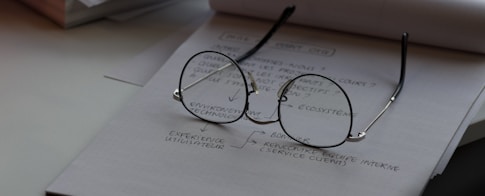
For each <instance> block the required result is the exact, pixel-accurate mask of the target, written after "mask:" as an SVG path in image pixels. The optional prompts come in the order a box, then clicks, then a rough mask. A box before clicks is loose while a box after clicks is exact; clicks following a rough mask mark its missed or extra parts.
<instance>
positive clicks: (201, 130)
mask: <svg viewBox="0 0 485 196" xmlns="http://www.w3.org/2000/svg"><path fill="white" fill-rule="evenodd" d="M207 126H209V123H205V125H204V128H202V129H200V132H205V131H207Z"/></svg>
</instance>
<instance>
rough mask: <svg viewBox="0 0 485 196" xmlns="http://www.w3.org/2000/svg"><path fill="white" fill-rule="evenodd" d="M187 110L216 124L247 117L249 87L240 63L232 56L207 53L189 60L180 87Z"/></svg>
mask: <svg viewBox="0 0 485 196" xmlns="http://www.w3.org/2000/svg"><path fill="white" fill-rule="evenodd" d="M179 89H180V90H179V91H180V96H181V100H182V103H183V105H184V106H185V108H186V109H187V110H188V111H189V112H190V113H192V114H193V115H195V116H197V117H199V118H201V119H203V120H207V121H211V122H216V123H229V122H233V121H236V120H238V119H239V118H241V117H242V115H243V114H244V110H245V107H246V100H247V92H248V91H247V84H246V80H245V79H244V75H243V73H242V71H241V69H240V68H239V66H238V65H237V63H236V62H235V61H234V60H232V59H231V58H229V57H228V56H226V55H224V54H222V53H219V52H213V51H205V52H201V53H198V54H196V55H194V56H192V57H191V58H190V59H189V61H187V63H186V65H185V67H184V69H183V71H182V75H181V77H180V86H179Z"/></svg>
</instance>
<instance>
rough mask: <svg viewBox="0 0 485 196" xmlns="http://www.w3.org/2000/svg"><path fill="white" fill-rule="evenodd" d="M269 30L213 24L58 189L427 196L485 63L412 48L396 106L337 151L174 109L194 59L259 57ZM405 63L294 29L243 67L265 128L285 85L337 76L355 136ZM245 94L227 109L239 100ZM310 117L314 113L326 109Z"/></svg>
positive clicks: (369, 45) (357, 44)
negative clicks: (258, 45)
mask: <svg viewBox="0 0 485 196" xmlns="http://www.w3.org/2000/svg"><path fill="white" fill-rule="evenodd" d="M236 24H237V25H236ZM269 26H270V24H269V23H266V22H262V21H253V20H249V19H241V18H237V17H232V16H228V15H216V16H214V17H213V18H212V19H211V20H210V21H209V22H208V23H207V24H205V25H204V26H203V27H202V28H200V29H199V30H198V31H197V32H196V33H195V34H194V35H193V36H192V37H191V38H190V39H189V40H187V41H186V42H185V43H184V44H183V45H182V46H181V47H180V48H179V49H178V50H177V51H176V52H175V53H174V55H173V56H172V57H171V58H170V59H169V60H168V62H167V63H166V64H165V65H164V66H163V68H162V69H161V70H160V71H159V72H158V73H157V74H156V75H155V76H154V77H153V79H152V80H150V82H149V83H148V84H147V85H146V86H145V87H144V88H143V89H142V91H141V92H140V94H139V96H137V97H136V98H135V99H134V100H133V101H132V102H131V103H130V104H129V105H128V106H127V108H126V109H125V110H124V111H123V112H121V113H120V115H118V116H117V117H116V118H115V119H114V120H113V121H112V122H111V123H110V124H109V125H108V126H107V127H106V129H104V130H103V131H101V133H100V134H99V135H98V136H97V137H96V139H95V140H94V141H93V143H92V144H90V145H89V146H88V147H87V148H86V149H85V151H84V152H83V153H82V154H81V155H80V156H79V157H78V158H77V159H76V160H74V161H73V163H72V164H71V166H69V167H68V168H67V169H66V171H65V172H64V173H63V174H62V175H61V176H60V177H59V178H58V179H57V180H56V181H55V182H54V183H53V184H52V185H51V186H50V187H49V189H48V191H51V192H56V193H66V194H71V195H160V194H164V195H194V194H196V195H234V196H238V195H244V196H246V195H322V194H324V195H396V196H409V195H419V194H420V193H421V190H422V189H423V188H424V186H425V184H426V183H427V181H428V180H429V177H430V175H431V173H432V172H433V170H434V168H435V166H436V163H437V162H438V161H439V159H440V157H441V154H442V153H443V152H444V150H445V149H446V147H447V145H448V142H449V141H450V140H451V138H452V137H453V135H454V133H455V131H456V127H458V126H459V124H460V123H461V121H462V119H463V117H464V116H465V115H466V114H467V113H468V109H469V108H470V107H471V105H472V103H473V101H474V100H475V98H476V97H477V96H478V95H479V93H480V90H481V89H482V87H483V84H484V82H485V81H484V80H485V79H484V78H483V75H485V66H483V60H482V59H481V57H479V56H477V55H473V54H464V53H456V52H452V51H445V50H438V49H433V48H425V47H422V46H411V47H410V49H409V59H408V72H407V77H406V79H407V80H406V84H405V86H404V88H403V91H402V92H401V95H400V97H399V99H398V100H397V101H396V102H395V104H394V105H393V106H392V108H390V109H389V111H388V112H387V113H386V114H385V115H384V116H383V117H382V118H381V119H380V120H379V121H378V122H377V123H376V124H375V125H374V127H372V129H371V130H370V131H369V133H368V135H367V136H366V138H365V139H364V140H362V141H360V142H347V143H344V144H343V145H341V146H338V147H336V148H329V149H315V148H308V147H304V146H302V145H300V144H298V143H296V142H294V141H293V140H291V139H290V138H289V137H288V136H287V135H286V134H284V132H283V131H282V130H281V127H280V126H279V125H278V124H270V125H256V124H254V123H252V122H250V121H249V120H247V119H245V118H242V119H241V120H239V121H237V122H234V123H231V124H222V125H218V124H211V123H207V122H205V121H202V120H199V119H198V118H196V117H194V116H193V115H192V114H190V113H189V112H187V110H186V109H185V108H184V107H183V106H182V104H181V103H180V102H177V101H175V100H173V99H172V92H173V90H174V89H176V88H177V87H178V82H179V76H180V73H181V71H182V67H183V65H184V64H185V62H186V61H187V60H188V59H189V58H190V57H191V56H192V55H193V54H195V53H197V52H200V51H203V50H217V51H220V52H223V53H225V54H227V55H230V56H233V57H235V56H237V55H239V54H241V53H243V52H244V51H246V50H247V49H248V48H251V47H252V45H253V44H254V42H255V41H257V39H258V38H259V37H261V36H262V35H263V34H264V33H265V31H266V30H267V29H268V28H269ZM396 36H400V35H396ZM399 65H400V47H399V43H398V42H391V41H385V40H375V39H368V37H358V36H354V35H346V34H339V33H335V32H326V31H321V30H316V29H306V28H302V27H301V26H291V25H287V26H285V27H284V28H282V29H281V30H280V31H279V32H278V33H277V34H276V35H275V37H274V39H273V40H272V41H271V42H270V43H268V45H267V46H265V47H263V48H262V49H261V50H260V51H259V52H258V53H257V54H255V56H253V57H252V58H250V59H248V60H246V61H244V62H243V63H241V68H242V69H244V70H245V71H249V72H252V73H253V74H254V76H255V78H256V80H257V82H258V85H259V86H260V88H261V89H260V90H261V91H262V93H261V95H258V96H257V97H256V96H255V97H252V96H251V98H250V100H249V102H250V103H251V109H250V110H251V112H252V113H253V114H255V115H256V114H258V117H259V118H274V112H275V104H276V100H275V91H277V89H278V88H279V87H280V86H281V84H282V83H283V82H284V81H286V80H287V79H290V78H293V77H295V76H297V75H299V74H302V73H318V74H321V75H325V76H328V77H330V78H332V79H333V80H335V81H336V82H337V83H338V84H340V85H342V87H343V88H344V89H345V91H346V92H347V93H348V94H349V97H350V100H351V102H352V105H353V107H354V113H353V114H346V115H353V116H354V117H355V119H354V124H353V129H352V132H353V133H355V132H358V131H361V129H362V128H363V127H365V125H367V124H368V123H369V121H370V120H372V119H373V118H374V116H375V115H376V114H377V112H378V111H380V109H381V107H382V106H383V104H385V103H386V102H387V99H388V97H389V96H390V94H391V93H392V90H393V89H394V87H395V85H396V84H397V79H398V75H399ZM204 69H207V67H206V68H204V67H202V69H200V70H199V71H200V72H201V73H202V72H204V71H206V70H204ZM457 75H466V76H467V77H456V76H457ZM211 82H213V83H214V84H218V83H219V82H225V81H218V80H214V81H211ZM237 85H240V84H237ZM312 85H315V84H311V82H310V83H308V85H303V86H302V88H306V87H310V86H312ZM465 86H466V88H463V87H465ZM307 90H308V89H307ZM240 93H241V92H237V91H236V92H234V93H233V94H231V96H229V97H223V99H231V100H235V101H237V99H240V98H241V97H240V96H241V94H240ZM295 93H296V92H295ZM443 105H445V106H446V107H443ZM193 107H198V108H199V109H200V110H202V109H204V107H206V106H204V105H201V104H198V103H194V105H193ZM294 107H300V106H299V105H295V106H294ZM301 109H302V110H305V112H312V111H311V110H315V109H316V108H311V107H310V108H307V107H305V106H301ZM305 123H306V122H305V121H302V122H301V124H299V125H302V126H303V125H304V126H311V125H309V124H305Z"/></svg>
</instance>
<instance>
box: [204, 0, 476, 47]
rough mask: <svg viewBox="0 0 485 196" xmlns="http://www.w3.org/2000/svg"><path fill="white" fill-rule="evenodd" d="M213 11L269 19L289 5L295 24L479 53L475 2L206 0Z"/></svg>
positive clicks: (409, 0) (474, 0)
mask: <svg viewBox="0 0 485 196" xmlns="http://www.w3.org/2000/svg"><path fill="white" fill-rule="evenodd" d="M210 3H211V7H212V8H213V9H215V10H218V11H222V12H227V13H234V14H241V15H245V16H255V17H263V18H270V17H271V16H274V15H275V14H277V13H278V10H280V9H282V8H284V7H285V6H287V5H290V4H295V5H296V6H297V9H298V12H297V13H295V15H294V16H293V17H292V18H291V21H292V22H294V23H297V24H303V25H309V26H314V27H320V28H325V29H333V30H337V31H344V32H350V33H357V34H365V35H371V36H376V37H381V38H387V39H396V37H395V36H394V35H395V34H398V33H400V32H403V31H407V32H410V33H412V34H413V37H414V38H413V42H415V43H421V44H425V45H433V46H439V47H445V48H452V49H458V50H466V51H472V52H479V53H485V39H483V35H484V34H485V25H483V21H484V20H485V3H484V2H483V1H480V0H462V1H423V0H392V1H389V0H360V1H353V0H299V1H291V0H210Z"/></svg>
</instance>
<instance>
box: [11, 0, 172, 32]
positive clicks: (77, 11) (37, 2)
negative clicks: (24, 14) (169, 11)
mask: <svg viewBox="0 0 485 196" xmlns="http://www.w3.org/2000/svg"><path fill="white" fill-rule="evenodd" d="M20 1H21V2H23V3H25V4H26V5H28V6H30V7H31V8H33V9H35V10H36V11H38V12H39V13H41V14H43V15H45V16H46V17H48V18H49V19H51V20H52V21H54V22H55V23H56V24H58V25H60V26H61V27H63V28H71V27H74V26H77V25H80V24H84V23H86V22H90V21H93V20H97V19H101V18H104V17H107V16H110V15H113V14H118V13H121V12H126V11H130V10H134V9H140V8H143V7H147V6H151V5H154V4H157V3H163V2H164V1H166V0H138V1H129V0H111V1H107V0H104V1H86V0H85V1H84V2H83V1H79V0H20Z"/></svg>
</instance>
